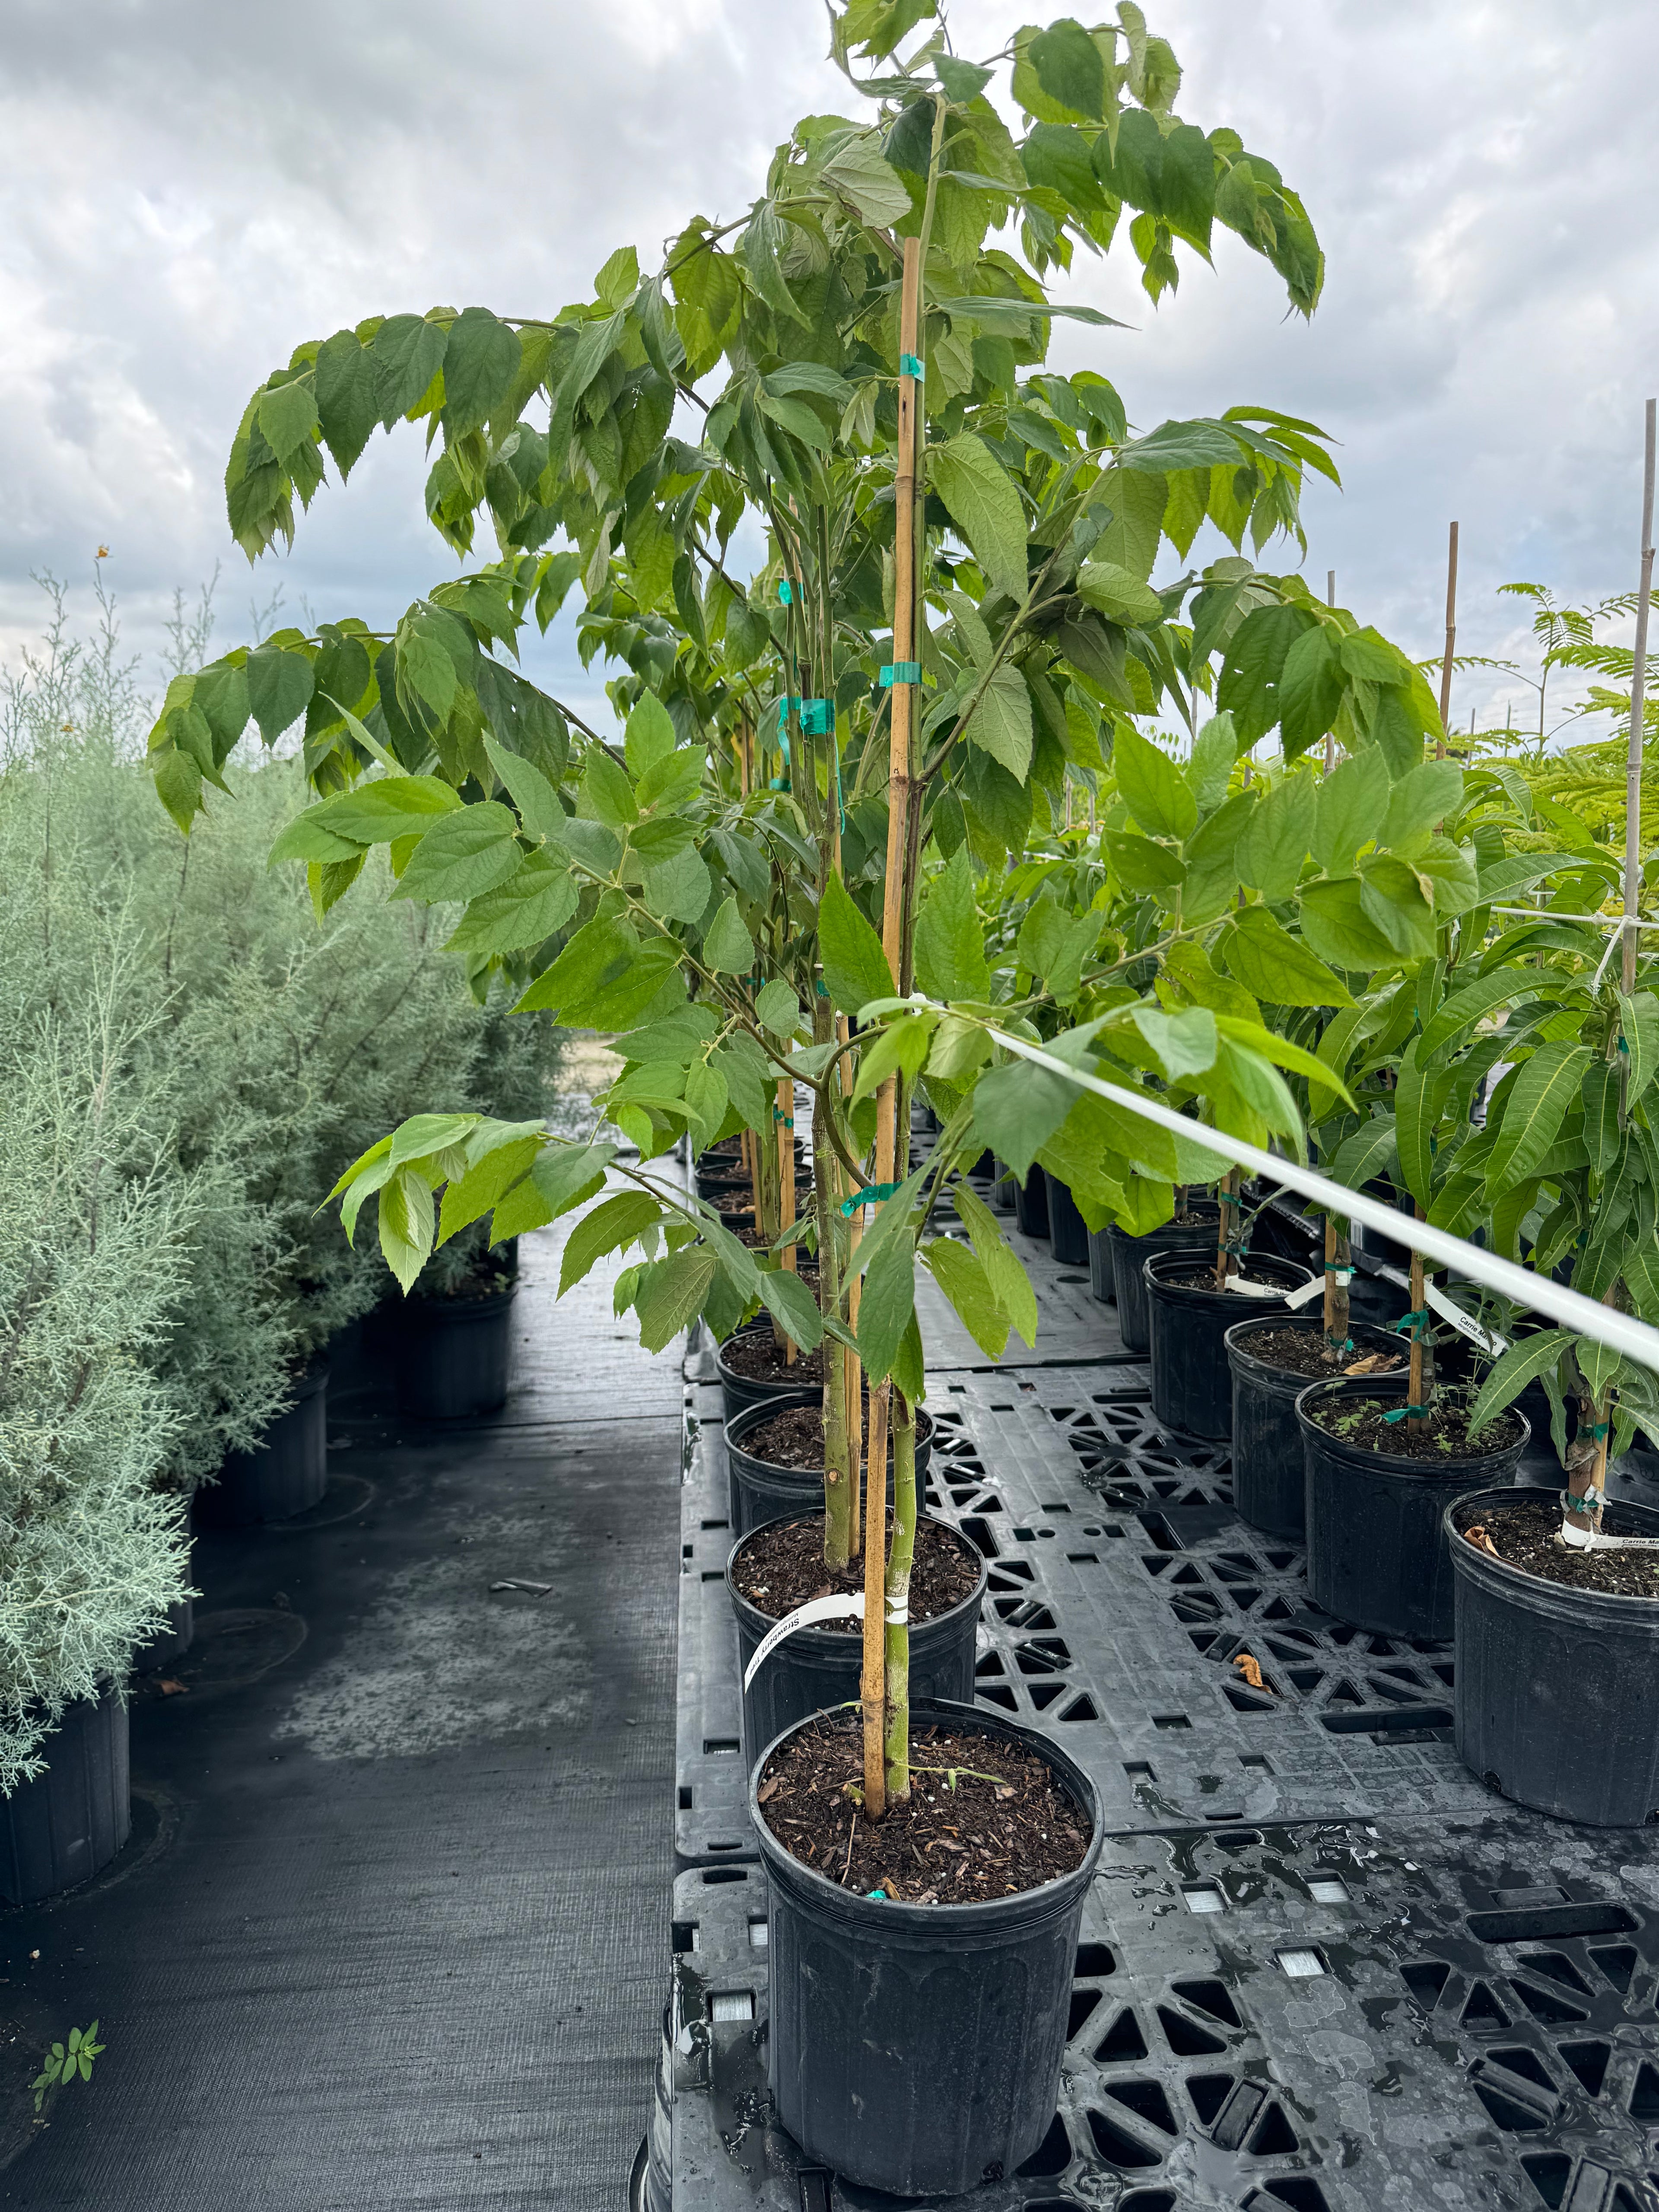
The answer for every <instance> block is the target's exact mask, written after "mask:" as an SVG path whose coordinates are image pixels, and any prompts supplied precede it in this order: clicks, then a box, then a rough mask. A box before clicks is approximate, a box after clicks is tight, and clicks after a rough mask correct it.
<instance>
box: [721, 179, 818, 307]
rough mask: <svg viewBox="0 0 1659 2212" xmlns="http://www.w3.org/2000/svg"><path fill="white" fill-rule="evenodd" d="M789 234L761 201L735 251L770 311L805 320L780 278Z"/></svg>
mask: <svg viewBox="0 0 1659 2212" xmlns="http://www.w3.org/2000/svg"><path fill="white" fill-rule="evenodd" d="M791 235H792V234H791V233H790V232H788V231H787V230H786V228H785V227H784V224H783V222H781V219H780V217H779V215H778V211H777V210H776V208H775V207H774V206H773V204H772V203H771V201H770V200H763V201H762V202H761V204H760V205H759V206H758V207H757V209H756V210H755V212H754V214H753V215H752V216H750V221H749V226H748V228H747V229H746V230H745V231H744V234H743V236H742V238H741V240H739V241H738V254H739V256H740V257H741V259H742V262H743V265H744V268H745V269H746V270H748V272H749V276H750V281H751V283H753V285H754V287H755V289H756V291H757V292H758V293H759V294H760V296H761V297H762V299H763V300H764V301H765V302H766V304H767V306H768V307H770V309H771V310H772V312H773V313H774V314H775V315H780V316H782V317H783V318H784V319H786V320H787V321H790V322H796V323H805V320H806V316H805V312H804V311H803V309H802V307H801V306H800V303H799V301H797V300H796V298H795V296H794V295H793V293H792V292H791V291H790V289H789V287H788V285H787V283H785V281H784V275H783V268H782V262H783V256H784V253H785V251H786V249H787V246H788V243H789V240H790V237H791Z"/></svg>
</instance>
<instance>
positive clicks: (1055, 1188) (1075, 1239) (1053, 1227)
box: [1042, 1168, 1089, 1267]
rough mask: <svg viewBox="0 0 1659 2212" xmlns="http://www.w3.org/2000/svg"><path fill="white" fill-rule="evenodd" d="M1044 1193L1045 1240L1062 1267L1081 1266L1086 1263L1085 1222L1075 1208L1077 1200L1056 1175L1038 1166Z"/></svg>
mask: <svg viewBox="0 0 1659 2212" xmlns="http://www.w3.org/2000/svg"><path fill="white" fill-rule="evenodd" d="M1042 1179H1043V1182H1044V1183H1045V1184H1046V1185H1047V1186H1048V1244H1049V1249H1050V1250H1051V1251H1052V1252H1053V1253H1054V1257H1055V1259H1056V1260H1058V1261H1060V1265H1061V1267H1087V1265H1088V1263H1089V1225H1088V1223H1087V1222H1086V1221H1085V1219H1084V1218H1083V1216H1082V1215H1081V1214H1080V1213H1079V1212H1078V1210H1077V1200H1075V1199H1074V1198H1073V1196H1072V1194H1071V1190H1070V1188H1069V1187H1068V1186H1067V1185H1066V1184H1065V1183H1063V1182H1061V1181H1060V1178H1059V1176H1052V1175H1050V1174H1049V1172H1048V1169H1047V1168H1044V1170H1042Z"/></svg>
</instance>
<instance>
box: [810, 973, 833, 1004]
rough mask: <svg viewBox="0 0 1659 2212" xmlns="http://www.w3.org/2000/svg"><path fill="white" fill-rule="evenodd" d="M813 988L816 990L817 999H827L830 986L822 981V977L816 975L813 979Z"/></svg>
mask: <svg viewBox="0 0 1659 2212" xmlns="http://www.w3.org/2000/svg"><path fill="white" fill-rule="evenodd" d="M813 987H814V988H815V989H816V990H817V994H818V996H819V998H821V999H827V998H828V997H829V985H828V984H827V983H826V982H825V981H824V980H823V976H822V975H817V976H815V977H814V978H813Z"/></svg>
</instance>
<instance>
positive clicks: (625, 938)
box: [513, 915, 680, 1030]
mask: <svg viewBox="0 0 1659 2212" xmlns="http://www.w3.org/2000/svg"><path fill="white" fill-rule="evenodd" d="M679 961H680V948H679V946H678V944H676V942H675V940H674V939H672V938H671V937H656V938H652V939H649V940H648V941H647V943H644V944H641V941H640V939H638V938H637V937H636V936H635V934H634V933H633V932H632V930H630V929H626V928H624V927H623V926H622V925H621V924H620V923H618V922H615V921H611V920H610V919H609V918H608V917H606V916H605V915H595V916H594V917H593V919H592V921H589V922H585V923H584V924H583V925H582V927H580V929H579V930H578V931H577V932H576V934H575V935H574V937H573V938H572V939H571V940H570V942H569V944H568V945H566V946H565V948H564V950H563V951H562V952H561V953H560V955H559V957H558V958H557V959H556V961H555V962H554V963H553V964H552V966H551V967H550V968H548V969H544V971H543V973H542V974H541V975H538V977H537V978H536V981H534V982H533V983H532V985H531V987H530V988H529V989H528V990H527V991H526V993H525V994H524V996H523V997H522V998H521V999H520V1000H519V1003H518V1005H517V1006H516V1007H515V1008H514V1009H513V1011H514V1012H518V1013H534V1012H539V1011H541V1010H543V1009H548V1010H551V1011H553V1012H556V1013H557V1014H558V1016H559V1018H560V1019H561V1020H562V1022H564V1023H566V1024H572V1025H574V1026H577V1027H580V1028H584V1029H602V1030H621V1029H627V1028H628V1027H629V1025H630V1024H633V1023H634V1022H636V1021H638V1020H639V1019H640V1018H641V1015H643V1014H644V1013H645V1012H646V1011H647V1008H649V1007H650V1006H651V1005H652V1003H653V1000H655V998H656V996H657V994H658V993H659V992H660V991H661V989H662V987H663V986H664V985H665V983H666V982H667V981H668V979H669V977H670V976H671V975H673V974H674V973H675V972H676V970H677V969H678V966H679Z"/></svg>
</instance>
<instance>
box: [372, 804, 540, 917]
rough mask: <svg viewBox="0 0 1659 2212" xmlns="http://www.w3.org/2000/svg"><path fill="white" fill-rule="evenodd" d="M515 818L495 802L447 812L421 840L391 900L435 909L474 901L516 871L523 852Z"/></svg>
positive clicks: (510, 811) (510, 812) (506, 808)
mask: <svg viewBox="0 0 1659 2212" xmlns="http://www.w3.org/2000/svg"><path fill="white" fill-rule="evenodd" d="M518 828H519V823H518V817H516V816H515V815H514V813H513V810H512V809H511V807H507V806H503V805H501V803H500V802H499V801H498V800H496V799H480V800H478V801H477V803H476V804H475V805H471V806H463V807H461V808H460V809H459V811H456V812H454V813H452V814H447V815H445V816H444V817H443V818H442V819H441V821H438V822H436V823H434V824H433V826H432V828H431V829H428V831H427V832H426V834H425V836H423V837H422V838H421V840H420V842H418V843H417V844H416V848H415V849H414V851H413V852H412V853H411V854H410V856H409V859H408V860H407V861H406V862H405V863H404V871H403V873H402V875H401V876H400V877H399V878H398V883H397V885H396V888H395V889H394V890H393V891H392V897H393V898H396V899H413V900H414V901H416V903H417V904H419V905H422V906H436V905H438V904H440V903H441V902H446V901H450V900H453V901H455V902H461V901H464V900H466V899H471V898H477V896H479V895H480V893H482V892H483V891H489V890H495V886H496V885H497V884H502V883H505V882H506V880H507V878H508V877H509V876H511V875H513V874H514V873H516V872H517V870H518V866H519V863H520V860H521V859H522V858H523V853H522V849H521V848H520V844H519V839H518Z"/></svg>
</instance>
